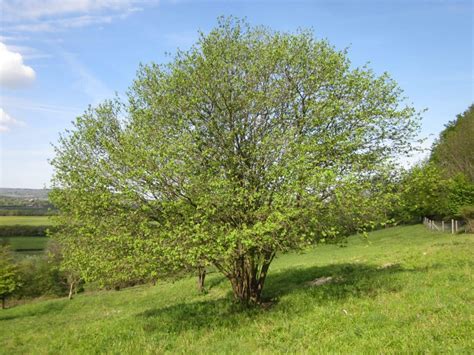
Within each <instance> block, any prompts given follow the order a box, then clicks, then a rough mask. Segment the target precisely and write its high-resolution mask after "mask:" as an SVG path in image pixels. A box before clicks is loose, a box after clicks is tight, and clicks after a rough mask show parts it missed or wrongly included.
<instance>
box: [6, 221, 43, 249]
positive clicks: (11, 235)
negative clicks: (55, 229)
mask: <svg viewBox="0 0 474 355" xmlns="http://www.w3.org/2000/svg"><path fill="white" fill-rule="evenodd" d="M49 225H51V221H50V219H49V217H48V216H0V242H1V243H6V244H8V245H10V247H11V248H12V249H13V250H14V251H15V252H16V254H17V256H26V255H33V254H38V253H41V252H42V250H44V249H45V248H46V245H47V243H48V238H47V237H44V231H43V230H40V228H46V226H49ZM30 233H34V234H30ZM38 234H40V235H38Z"/></svg>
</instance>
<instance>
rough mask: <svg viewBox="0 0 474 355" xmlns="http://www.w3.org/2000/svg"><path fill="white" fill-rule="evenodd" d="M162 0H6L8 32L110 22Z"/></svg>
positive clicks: (51, 30)
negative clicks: (142, 5)
mask: <svg viewBox="0 0 474 355" xmlns="http://www.w3.org/2000/svg"><path fill="white" fill-rule="evenodd" d="M141 4H146V5H156V4H158V0H42V1H41V0H4V2H3V3H2V10H3V21H4V22H5V28H6V30H7V32H14V33H18V32H55V31H60V30H64V29H69V28H78V27H85V26H90V25H97V24H106V23H110V22H112V21H113V20H115V19H123V18H125V17H127V16H129V15H130V14H132V13H133V12H136V11H139V10H141V9H140V7H139V6H140V5H141Z"/></svg>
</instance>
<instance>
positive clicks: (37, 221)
mask: <svg viewBox="0 0 474 355" xmlns="http://www.w3.org/2000/svg"><path fill="white" fill-rule="evenodd" d="M50 224H51V220H50V218H49V217H48V216H0V226H7V225H22V226H48V225H50Z"/></svg>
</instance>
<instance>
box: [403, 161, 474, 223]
mask: <svg viewBox="0 0 474 355" xmlns="http://www.w3.org/2000/svg"><path fill="white" fill-rule="evenodd" d="M399 201H400V202H399V205H398V206H399V207H398V214H397V219H398V220H401V221H403V222H418V221H420V218H421V217H423V216H430V217H436V218H441V219H449V218H458V217H460V209H461V208H462V207H463V206H466V205H470V204H474V184H472V183H470V182H469V181H467V179H466V178H465V176H464V175H461V174H458V175H456V176H454V177H452V178H448V177H446V176H445V175H444V173H443V171H442V170H441V169H440V168H439V167H438V166H437V165H435V164H433V163H426V164H422V165H418V166H415V167H413V168H412V169H411V170H410V171H409V172H407V173H406V174H405V176H404V177H403V179H402V181H401V184H400V200H399Z"/></svg>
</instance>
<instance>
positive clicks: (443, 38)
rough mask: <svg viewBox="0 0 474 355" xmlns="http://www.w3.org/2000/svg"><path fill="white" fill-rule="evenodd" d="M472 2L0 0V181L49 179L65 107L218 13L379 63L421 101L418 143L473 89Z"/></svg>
mask: <svg viewBox="0 0 474 355" xmlns="http://www.w3.org/2000/svg"><path fill="white" fill-rule="evenodd" d="M473 14H474V7H473V1H471V0H465V1H461V0H460V1H457V0H426V1H425V0H419V1H417V0H391V1H388V0H379V1H375V0H372V1H369V0H360V1H355V0H352V1H351V0H345V1H343V0H333V1H329V0H326V1H319V0H314V1H309V0H308V1H278V0H274V1H271V0H255V1H251V0H247V1H245V0H242V1H238V0H235V1H231V0H228V1H224V0H222V1H218V0H215V1H200V0H195V1H180V0H174V1H165V0H161V1H152V0H145V1H141V0H76V1H68V0H0V24H1V26H0V187H11V188H43V187H48V186H50V178H51V176H52V173H53V171H52V168H51V167H50V165H49V163H48V160H49V159H51V158H52V157H53V156H54V150H53V145H54V143H55V142H57V140H58V137H59V134H60V133H61V132H64V131H65V130H66V129H70V128H71V127H72V124H71V122H72V121H73V120H74V119H75V117H77V116H78V115H80V114H81V113H82V112H84V110H85V109H86V108H87V107H88V106H89V105H96V104H98V103H99V102H101V101H103V100H104V99H107V98H112V97H113V96H114V95H115V94H118V95H119V96H120V95H124V93H125V92H126V90H127V88H128V87H129V86H130V84H131V83H132V81H133V79H134V77H135V74H136V70H137V68H138V66H139V64H140V63H150V62H156V63H165V62H167V61H169V60H170V59H171V58H172V55H173V53H175V52H176V50H177V48H180V49H182V50H186V49H187V48H189V47H190V46H191V45H192V44H193V43H194V42H195V41H196V40H197V38H198V31H203V32H204V33H206V32H208V31H210V30H211V29H212V28H213V27H215V25H216V24H217V18H218V17H219V16H221V15H224V16H228V15H233V16H236V17H241V18H246V19H247V21H248V22H249V23H250V24H252V25H265V26H268V27H270V28H272V29H275V30H279V31H287V32H294V31H296V30H297V29H299V28H310V29H313V30H314V33H315V36H316V37H317V38H325V39H328V40H329V41H330V42H331V43H332V44H333V45H334V46H335V47H336V48H338V49H344V48H349V58H350V60H351V62H352V64H353V66H354V67H357V66H361V65H364V64H367V63H369V66H370V67H371V68H373V69H374V71H375V72H376V73H380V74H381V73H383V72H385V71H387V72H389V73H390V74H391V76H392V78H393V79H395V80H396V81H397V82H398V83H399V85H400V87H401V88H402V89H403V90H404V94H405V96H407V97H408V102H409V103H413V104H414V106H415V107H416V108H417V109H419V110H423V109H427V111H426V112H425V113H423V121H422V130H421V136H422V137H425V138H427V140H426V142H425V143H424V146H425V147H429V146H430V145H431V143H432V142H433V140H434V139H435V138H436V136H437V135H438V134H439V132H440V131H441V130H442V129H443V127H444V125H445V124H446V123H447V122H448V121H450V120H453V119H455V117H456V115H457V114H459V113H462V112H463V111H465V110H466V109H467V108H468V106H469V105H470V104H472V103H473V101H474V87H473V82H474V72H473V67H474V65H473V48H474V45H473V30H474V28H473ZM425 154H426V153H425ZM422 157H423V156H422V155H418V156H416V157H415V158H413V159H415V160H416V159H421V158H422Z"/></svg>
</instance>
